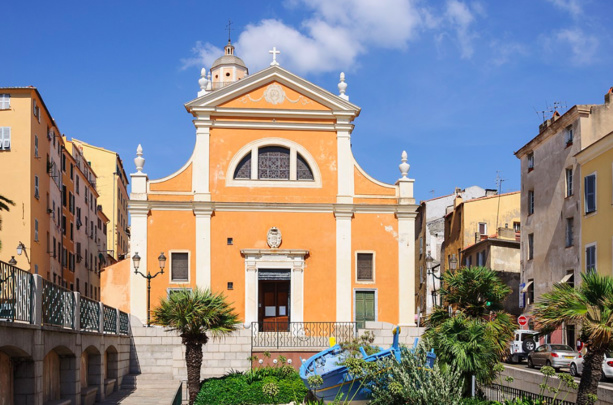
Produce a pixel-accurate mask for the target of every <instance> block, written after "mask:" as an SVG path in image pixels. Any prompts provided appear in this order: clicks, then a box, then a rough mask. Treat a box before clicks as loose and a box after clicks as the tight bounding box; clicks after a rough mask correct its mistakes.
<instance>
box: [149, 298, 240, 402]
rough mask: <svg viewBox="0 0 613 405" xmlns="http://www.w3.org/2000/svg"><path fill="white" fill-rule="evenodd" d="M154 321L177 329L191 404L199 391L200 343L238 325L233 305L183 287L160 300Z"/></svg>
mask: <svg viewBox="0 0 613 405" xmlns="http://www.w3.org/2000/svg"><path fill="white" fill-rule="evenodd" d="M153 318H154V322H155V323H157V324H158V325H162V326H166V327H168V328H170V330H175V331H177V332H179V335H180V336H181V339H182V342H183V344H184V345H185V364H186V365H187V386H188V389H189V403H190V404H193V403H194V401H195V400H196V396H197V395H198V391H199V390H200V367H201V366H202V345H206V344H207V342H208V340H209V335H212V336H215V337H218V336H225V335H229V334H231V333H232V332H233V331H235V330H236V328H237V325H238V324H239V320H238V315H237V314H236V313H235V312H234V308H232V306H231V305H230V304H229V303H228V302H226V297H225V296H224V295H223V294H222V293H219V294H216V293H213V292H211V291H210V290H209V289H204V290H202V289H196V290H193V291H191V290H184V291H179V292H175V293H173V294H171V295H170V296H169V297H168V298H167V299H162V300H161V301H160V305H159V306H158V307H157V308H155V310H154V311H153Z"/></svg>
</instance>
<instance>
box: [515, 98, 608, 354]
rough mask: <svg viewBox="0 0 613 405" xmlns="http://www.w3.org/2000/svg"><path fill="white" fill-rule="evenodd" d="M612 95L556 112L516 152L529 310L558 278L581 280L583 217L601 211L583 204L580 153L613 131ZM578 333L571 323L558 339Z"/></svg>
mask: <svg viewBox="0 0 613 405" xmlns="http://www.w3.org/2000/svg"><path fill="white" fill-rule="evenodd" d="M612 98H613V97H611V91H609V93H607V95H606V96H605V103H604V104H600V105H595V104H589V105H575V106H573V107H572V108H570V109H569V110H568V111H566V112H565V113H564V114H563V115H560V114H559V113H557V112H555V113H554V114H553V116H552V117H551V118H550V119H548V120H546V121H545V122H543V123H542V124H541V125H540V126H539V133H538V135H537V136H535V137H534V138H533V139H532V140H530V141H529V142H528V143H527V144H525V145H524V146H522V147H521V148H520V149H519V150H518V151H517V152H515V156H516V157H517V158H518V159H520V161H521V192H522V193H521V223H522V233H521V281H522V288H521V294H520V297H519V301H520V306H522V307H524V313H526V314H529V313H530V311H531V309H532V304H533V303H534V301H535V300H536V299H537V298H538V297H539V296H540V295H541V294H543V293H546V292H548V291H550V290H551V289H552V287H553V284H554V283H560V282H567V283H570V284H572V285H575V284H576V283H578V282H579V281H580V272H581V271H583V267H582V265H581V263H582V256H583V253H584V252H583V248H582V246H581V245H582V241H581V235H582V226H583V224H582V222H584V221H583V220H584V219H594V218H595V217H596V215H593V214H594V212H592V209H591V206H588V207H587V208H585V207H583V205H582V204H583V203H584V202H583V200H582V194H581V193H582V181H585V179H584V178H582V177H581V176H584V175H585V174H586V173H585V171H583V170H582V168H581V161H582V159H578V156H577V155H578V154H579V153H580V152H581V151H583V150H585V149H586V148H588V147H590V145H592V144H594V143H595V142H597V141H599V140H600V139H602V138H603V137H605V136H606V135H607V134H609V133H611V131H613V106H612V105H611V99H612ZM592 150H595V149H592ZM589 155H590V152H586V153H585V154H583V153H581V154H580V156H583V157H585V158H587V157H588V156H589ZM609 162H610V161H609ZM610 170H611V167H610V163H609V171H610ZM582 173H583V174H582ZM587 175H588V178H590V179H591V177H589V175H590V173H587ZM594 178H595V176H594ZM588 181H590V182H591V180H588ZM592 185H593V183H590V187H592ZM590 190H592V189H591V188H590ZM601 224H603V223H602V222H601ZM609 243H610V242H609ZM575 337H576V336H575V330H574V329H573V328H567V330H566V333H565V334H562V336H560V335H559V334H557V335H555V336H554V340H558V339H559V340H560V341H564V340H566V341H569V342H571V341H573V340H574V339H575Z"/></svg>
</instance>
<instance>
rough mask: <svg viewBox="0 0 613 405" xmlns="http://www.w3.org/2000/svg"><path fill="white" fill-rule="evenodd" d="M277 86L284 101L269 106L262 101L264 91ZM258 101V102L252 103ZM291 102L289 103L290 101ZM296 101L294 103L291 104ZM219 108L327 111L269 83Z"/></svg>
mask: <svg viewBox="0 0 613 405" xmlns="http://www.w3.org/2000/svg"><path fill="white" fill-rule="evenodd" d="M272 83H275V84H278V85H279V86H281V87H282V88H283V91H284V92H285V96H286V97H285V100H284V101H283V102H282V103H278V104H271V103H268V102H266V100H265V99H264V91H265V90H266V88H267V87H268V86H269V85H270V84H272ZM252 100H258V101H252ZM290 100H291V101H290ZM292 101H296V102H292ZM219 107H224V108H270V109H283V110H307V109H308V110H318V111H322V110H329V108H328V107H326V106H324V105H321V104H319V103H317V102H315V101H313V100H312V99H310V98H308V97H305V96H303V95H301V94H300V93H297V92H296V91H294V90H292V89H290V88H289V87H287V86H285V85H283V84H280V83H277V82H271V83H267V84H266V85H264V86H261V87H258V88H257V89H255V90H252V91H250V92H249V93H247V94H241V95H240V96H238V97H236V98H234V99H232V100H230V101H227V102H225V103H223V104H220V105H219Z"/></svg>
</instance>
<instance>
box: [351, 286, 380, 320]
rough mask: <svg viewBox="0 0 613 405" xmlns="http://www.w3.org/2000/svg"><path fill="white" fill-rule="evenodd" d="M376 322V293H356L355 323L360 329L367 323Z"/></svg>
mask: <svg viewBox="0 0 613 405" xmlns="http://www.w3.org/2000/svg"><path fill="white" fill-rule="evenodd" d="M374 320H375V292H374V291H356V293H355V321H356V322H357V323H358V328H363V327H364V322H365V321H374Z"/></svg>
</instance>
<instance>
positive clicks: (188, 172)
mask: <svg viewBox="0 0 613 405" xmlns="http://www.w3.org/2000/svg"><path fill="white" fill-rule="evenodd" d="M192 166H193V165H192V164H191V163H190V165H189V166H187V167H186V168H185V170H183V171H182V172H181V173H179V174H177V175H176V176H174V177H172V178H170V179H168V180H166V181H163V182H156V183H149V190H151V191H188V192H189V191H192V169H193V168H192Z"/></svg>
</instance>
